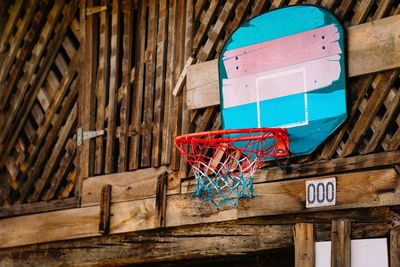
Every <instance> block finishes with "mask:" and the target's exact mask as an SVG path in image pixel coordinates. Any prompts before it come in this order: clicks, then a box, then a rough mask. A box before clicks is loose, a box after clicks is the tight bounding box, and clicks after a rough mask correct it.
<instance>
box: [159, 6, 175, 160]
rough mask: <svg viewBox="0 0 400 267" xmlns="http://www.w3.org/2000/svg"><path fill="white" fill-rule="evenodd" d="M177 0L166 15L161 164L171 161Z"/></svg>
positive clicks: (173, 122)
mask: <svg viewBox="0 0 400 267" xmlns="http://www.w3.org/2000/svg"><path fill="white" fill-rule="evenodd" d="M176 2H177V0H171V1H169V12H168V14H169V16H168V50H167V63H166V64H167V69H166V77H165V103H164V107H165V109H164V118H165V119H164V121H163V126H162V127H163V132H162V134H163V138H162V139H163V150H162V164H170V163H171V153H172V150H173V138H174V135H173V125H174V124H175V123H176V122H175V121H174V120H173V119H171V118H173V107H174V104H173V103H174V99H175V97H173V95H172V90H173V88H174V86H175V73H176V70H175V63H176V62H175V60H176V46H175V43H176V41H177V39H176V28H177V10H178V9H177V3H176Z"/></svg>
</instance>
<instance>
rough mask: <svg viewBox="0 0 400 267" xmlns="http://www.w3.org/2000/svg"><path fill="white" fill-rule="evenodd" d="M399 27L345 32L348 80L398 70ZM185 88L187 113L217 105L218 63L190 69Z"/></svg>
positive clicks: (389, 22)
mask: <svg viewBox="0 0 400 267" xmlns="http://www.w3.org/2000/svg"><path fill="white" fill-rule="evenodd" d="M399 25H400V15H396V16H392V17H389V18H385V19H381V20H378V21H373V22H368V23H365V24H362V25H358V26H352V27H349V28H348V32H349V36H348V39H347V45H348V47H349V50H348V76H349V77H354V76H359V75H363V74H367V73H373V72H377V71H383V70H388V69H393V68H396V67H400V63H399V62H400V60H399V59H398V57H399V55H400V52H399V51H400V40H399V36H400V33H399V31H400V30H399V29H400V26H399ZM384 28H385V29H384ZM371 35H373V36H376V38H370V36H371ZM360 42H362V44H363V45H359V43H360ZM350 48H351V49H350ZM396 58H397V59H396ZM203 64H204V65H203ZM206 64H207V65H206ZM187 85H188V87H187V90H188V94H187V100H186V101H187V105H188V108H189V109H190V110H192V109H199V108H204V107H209V106H213V105H218V104H219V92H218V60H216V59H215V60H211V61H209V62H205V63H197V64H195V65H192V66H190V67H189V68H188V73H187Z"/></svg>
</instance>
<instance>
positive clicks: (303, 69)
mask: <svg viewBox="0 0 400 267" xmlns="http://www.w3.org/2000/svg"><path fill="white" fill-rule="evenodd" d="M293 73H302V74H303V92H304V118H305V120H304V121H299V122H294V123H290V124H283V125H276V126H274V127H282V128H292V127H298V126H302V125H308V96H307V81H306V79H305V77H306V69H305V67H302V68H298V69H293V70H287V71H281V72H277V73H272V74H268V75H264V76H261V77H257V78H256V87H257V88H256V103H257V126H258V128H261V114H260V113H261V112H260V90H261V88H260V87H259V83H260V82H261V81H263V80H268V79H274V78H277V77H282V76H288V75H290V74H293Z"/></svg>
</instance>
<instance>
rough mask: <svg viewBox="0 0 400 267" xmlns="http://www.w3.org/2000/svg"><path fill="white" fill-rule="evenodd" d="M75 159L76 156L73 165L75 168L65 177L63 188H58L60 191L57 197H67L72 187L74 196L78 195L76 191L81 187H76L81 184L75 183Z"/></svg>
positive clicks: (76, 157)
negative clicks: (65, 181)
mask: <svg viewBox="0 0 400 267" xmlns="http://www.w3.org/2000/svg"><path fill="white" fill-rule="evenodd" d="M77 159H78V156H75V159H74V167H75V168H74V169H73V170H72V171H71V172H70V173H69V174H68V176H67V178H66V179H67V184H66V185H65V187H64V189H63V190H60V193H59V195H58V197H59V198H60V199H64V198H67V197H69V196H70V195H71V192H72V191H74V189H75V192H74V193H75V196H78V195H80V194H78V193H77V192H78V191H79V192H80V191H81V188H78V187H81V186H82V185H78V184H76V181H77V179H76V177H77V170H76V166H78V164H77ZM79 205H80V203H79Z"/></svg>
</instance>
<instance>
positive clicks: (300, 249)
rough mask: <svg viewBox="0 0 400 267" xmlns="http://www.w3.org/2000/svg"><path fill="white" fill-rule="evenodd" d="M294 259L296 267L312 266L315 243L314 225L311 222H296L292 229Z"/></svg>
mask: <svg viewBox="0 0 400 267" xmlns="http://www.w3.org/2000/svg"><path fill="white" fill-rule="evenodd" d="M293 237H294V251H295V252H294V254H295V255H294V259H295V266H296V267H308V266H314V264H315V263H314V262H315V243H314V225H313V224H311V223H297V224H295V226H294V229H293Z"/></svg>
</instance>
